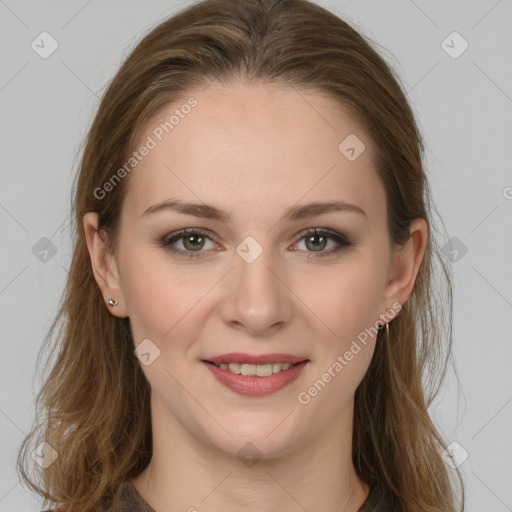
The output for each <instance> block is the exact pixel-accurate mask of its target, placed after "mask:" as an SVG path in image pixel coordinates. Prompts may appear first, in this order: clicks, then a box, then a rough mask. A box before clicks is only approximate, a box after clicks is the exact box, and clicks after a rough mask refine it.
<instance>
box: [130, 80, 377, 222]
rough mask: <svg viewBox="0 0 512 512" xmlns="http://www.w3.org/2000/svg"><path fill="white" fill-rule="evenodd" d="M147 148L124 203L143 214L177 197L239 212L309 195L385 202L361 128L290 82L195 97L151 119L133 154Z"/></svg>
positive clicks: (210, 90)
mask: <svg viewBox="0 0 512 512" xmlns="http://www.w3.org/2000/svg"><path fill="white" fill-rule="evenodd" d="M344 141H348V142H344ZM340 144H341V146H340ZM143 145H146V146H148V147H149V146H151V149H150V150H149V151H145V153H146V155H145V156H143V157H142V158H140V161H139V163H138V164H137V166H136V167H135V168H134V169H133V171H132V172H131V173H130V176H129V181H130V184H129V186H128V192H127V196H126V198H125V201H126V202H127V203H129V205H130V209H132V210H134V211H135V212H137V213H138V214H139V215H140V214H142V212H143V211H144V209H146V208H147V207H148V206H151V205H152V204H155V203H158V202H160V201H164V200H166V199H167V198H169V197H179V198H182V199H184V200H193V201H194V202H198V200H199V201H204V202H206V203H208V204H218V205H219V206H222V207H223V208H226V207H227V206H226V205H230V206H232V207H233V209H236V208H237V207H240V208H245V209H248V208H249V206H250V205H255V204H259V205H261V204H262V202H264V203H265V204H266V205H268V206H269V207H270V206H271V205H276V207H277V206H279V205H282V206H283V207H285V205H286V206H289V205H290V204H294V203H297V202H299V201H300V200H301V198H302V197H304V201H308V202H309V201H315V200H326V199H343V200H346V201H351V202H356V203H358V204H360V205H361V206H362V207H363V208H365V206H366V207H367V208H369V207H370V206H371V204H370V203H371V202H372V201H373V202H375V201H377V205H378V201H379V200H381V201H382V200H383V194H384V192H383V189H382V186H381V184H380V182H379V180H378V176H377V174H376V172H375V170H374V166H373V148H372V143H371V141H370V140H369V138H368V137H367V135H366V134H365V132H364V131H363V127H362V126H361V125H360V124H359V123H358V122H357V121H356V120H355V119H354V118H353V116H350V115H349V114H348V110H347V109H344V108H343V107H342V106H341V105H340V104H339V103H338V102H336V101H334V100H333V99H331V98H329V97H327V96H326V95H324V94H320V93H318V92H313V91H306V90H299V89H297V88H294V87H291V86H288V85H282V84H261V83H257V84H254V83H236V84H233V85H230V86H224V85H218V84H210V85H209V86H208V87H206V89H204V90H194V91H191V92H190V93H188V94H185V95H183V96H182V97H181V98H180V99H179V100H177V101H175V102H173V103H172V104H170V105H168V106H166V107H165V108H163V109H162V110H161V111H159V112H158V113H157V114H156V115H155V116H153V118H151V119H150V120H149V121H147V122H146V123H145V125H144V127H143V130H142V131H141V137H140V138H139V143H138V145H136V148H135V149H136V150H137V148H139V147H141V146H143ZM363 148H364V149H363ZM347 149H348V150H349V152H348V153H347ZM361 151H362V152H361ZM354 152H355V155H356V156H357V158H356V159H353V156H354ZM359 153H360V154H359ZM358 154H359V155H358ZM348 157H350V158H348ZM326 194H327V195H329V197H326ZM260 213H262V212H261V206H260Z"/></svg>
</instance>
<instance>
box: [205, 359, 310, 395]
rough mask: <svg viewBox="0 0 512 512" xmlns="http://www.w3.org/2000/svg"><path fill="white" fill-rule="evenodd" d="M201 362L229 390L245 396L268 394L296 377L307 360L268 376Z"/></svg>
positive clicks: (281, 387)
mask: <svg viewBox="0 0 512 512" xmlns="http://www.w3.org/2000/svg"><path fill="white" fill-rule="evenodd" d="M203 363H204V364H205V365H206V367H207V368H208V369H209V370H210V371H211V372H212V373H213V375H214V377H215V378H216V379H217V380H218V381H219V382H220V383H221V384H224V386H226V387H227V388H229V389H230V390H231V391H234V392H235V393H238V394H239V395H245V396H268V395H272V394H273V393H276V392H277V391H279V390H280V389H283V388H284V387H285V386H287V385H288V384H291V383H292V382H293V381H295V380H296V379H298V377H299V375H300V374H301V373H302V371H303V370H304V368H305V367H306V365H307V363H309V360H307V361H302V362H301V363H297V364H295V365H293V366H291V367H290V368H288V370H281V371H280V372H279V373H274V374H272V375H270V376H269V377H253V376H245V375H238V374H236V373H232V372H230V371H229V370H223V369H221V368H218V367H217V366H215V365H214V364H211V363H207V362H206V361H203Z"/></svg>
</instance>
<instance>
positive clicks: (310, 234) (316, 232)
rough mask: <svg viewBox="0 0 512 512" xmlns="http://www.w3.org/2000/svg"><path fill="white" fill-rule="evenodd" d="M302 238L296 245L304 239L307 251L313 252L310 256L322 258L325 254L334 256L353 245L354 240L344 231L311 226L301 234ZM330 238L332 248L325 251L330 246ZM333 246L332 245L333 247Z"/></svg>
mask: <svg viewBox="0 0 512 512" xmlns="http://www.w3.org/2000/svg"><path fill="white" fill-rule="evenodd" d="M299 237H300V240H299V242H296V244H295V245H297V244H299V243H300V242H302V240H304V246H305V247H306V252H308V253H313V254H312V255H308V256H307V257H308V258H322V257H325V256H334V255H335V254H337V253H338V252H339V251H341V250H343V249H346V248H348V247H350V246H352V242H350V240H349V239H348V238H347V237H346V236H345V235H344V234H342V233H338V232H336V231H331V230H330V229H320V228H310V229H307V230H305V231H302V232H301V233H300V234H299ZM328 240H331V241H332V242H333V244H332V246H333V248H331V250H329V251H324V249H326V247H327V246H328ZM332 246H331V247H332Z"/></svg>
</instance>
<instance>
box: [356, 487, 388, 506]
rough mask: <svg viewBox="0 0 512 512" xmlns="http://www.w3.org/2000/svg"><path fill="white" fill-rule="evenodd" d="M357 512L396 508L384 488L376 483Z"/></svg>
mask: <svg viewBox="0 0 512 512" xmlns="http://www.w3.org/2000/svg"><path fill="white" fill-rule="evenodd" d="M357 512H394V509H393V507H392V505H391V504H390V502H389V500H388V498H387V496H386V493H385V492H384V490H383V488H382V487H381V486H380V485H379V484H375V485H373V486H372V488H371V490H370V493H369V494H368V497H367V498H366V500H365V502H364V503H363V504H362V505H361V508H360V509H359V510H358V511H357Z"/></svg>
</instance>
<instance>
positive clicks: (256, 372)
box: [204, 360, 307, 377]
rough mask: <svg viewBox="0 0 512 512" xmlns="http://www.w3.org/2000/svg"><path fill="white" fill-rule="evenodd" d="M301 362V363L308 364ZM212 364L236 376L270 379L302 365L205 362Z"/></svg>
mask: <svg viewBox="0 0 512 512" xmlns="http://www.w3.org/2000/svg"><path fill="white" fill-rule="evenodd" d="M306 361H307V360H305V361H301V362H306ZM204 362H205V363H207V364H212V365H214V366H216V367H217V368H220V369H221V370H227V371H229V372H231V373H234V374H235V375H245V376H246V377H270V376H271V375H275V374H276V373H281V372H282V371H285V370H289V369H290V368H292V367H294V366H297V365H298V364H300V363H295V364H290V363H268V364H249V363H214V362H213V361H206V360H205V361H204Z"/></svg>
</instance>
